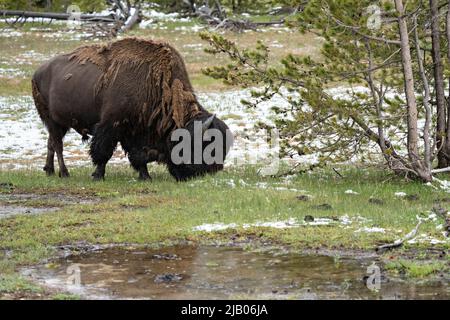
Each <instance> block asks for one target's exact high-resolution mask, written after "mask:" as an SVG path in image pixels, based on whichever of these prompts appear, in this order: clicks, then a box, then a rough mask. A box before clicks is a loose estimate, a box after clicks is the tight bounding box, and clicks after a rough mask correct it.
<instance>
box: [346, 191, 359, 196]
mask: <svg viewBox="0 0 450 320" xmlns="http://www.w3.org/2000/svg"><path fill="white" fill-rule="evenodd" d="M345 194H353V195H358V194H359V193H358V192H355V191H353V190H347V191H345Z"/></svg>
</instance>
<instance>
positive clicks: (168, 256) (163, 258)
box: [152, 253, 181, 260]
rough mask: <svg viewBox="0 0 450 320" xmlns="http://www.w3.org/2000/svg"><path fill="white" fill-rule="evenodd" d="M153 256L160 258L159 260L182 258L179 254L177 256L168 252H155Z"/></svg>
mask: <svg viewBox="0 0 450 320" xmlns="http://www.w3.org/2000/svg"><path fill="white" fill-rule="evenodd" d="M152 258H153V259H159V260H181V258H180V257H179V256H177V255H176V254H167V253H163V254H154V255H153V256H152Z"/></svg>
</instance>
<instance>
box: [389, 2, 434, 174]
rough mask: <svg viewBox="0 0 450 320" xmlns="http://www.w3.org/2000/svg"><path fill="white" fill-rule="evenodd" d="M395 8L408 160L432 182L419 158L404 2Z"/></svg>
mask: <svg viewBox="0 0 450 320" xmlns="http://www.w3.org/2000/svg"><path fill="white" fill-rule="evenodd" d="M395 8H396V9H397V12H398V15H399V17H398V26H399V32H400V47H401V55H402V66H403V75H404V80H405V95H406V103H407V114H408V117H407V127H408V141H407V147H408V158H409V161H410V163H411V169H412V170H413V171H414V172H415V174H416V175H417V176H418V177H419V178H420V179H422V180H424V181H427V182H428V181H431V180H432V176H431V172H430V171H429V170H427V168H426V167H425V166H424V165H423V163H422V161H421V160H420V157H419V149H418V142H419V134H418V126H417V101H416V96H415V90H414V75H413V68H412V59H411V47H410V45H409V34H408V26H407V24H406V20H405V17H404V14H405V9H404V7H403V1H402V0H395Z"/></svg>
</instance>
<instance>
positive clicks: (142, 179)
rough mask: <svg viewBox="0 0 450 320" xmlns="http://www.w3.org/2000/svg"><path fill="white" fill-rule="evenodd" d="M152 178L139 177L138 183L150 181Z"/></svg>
mask: <svg viewBox="0 0 450 320" xmlns="http://www.w3.org/2000/svg"><path fill="white" fill-rule="evenodd" d="M151 180H152V177H150V176H139V181H151Z"/></svg>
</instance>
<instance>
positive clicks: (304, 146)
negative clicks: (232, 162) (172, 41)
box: [201, 0, 450, 182]
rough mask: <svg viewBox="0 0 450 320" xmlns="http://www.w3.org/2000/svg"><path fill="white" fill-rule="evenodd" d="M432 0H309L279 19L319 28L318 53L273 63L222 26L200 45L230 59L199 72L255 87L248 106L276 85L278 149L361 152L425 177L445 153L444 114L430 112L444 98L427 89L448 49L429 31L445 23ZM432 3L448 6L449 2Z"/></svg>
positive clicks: (333, 154)
mask: <svg viewBox="0 0 450 320" xmlns="http://www.w3.org/2000/svg"><path fill="white" fill-rule="evenodd" d="M435 2H437V1H434V0H430V2H429V3H425V2H423V1H402V0H395V1H380V2H379V3H378V5H374V1H361V0H310V1H308V3H307V5H306V6H305V7H304V8H303V10H302V11H301V12H299V13H298V15H297V17H296V19H295V20H294V21H292V20H290V21H289V22H288V25H289V26H290V27H291V28H296V29H297V30H298V32H304V33H312V34H316V35H318V36H320V37H321V38H322V39H323V41H324V42H323V46H322V50H321V53H322V54H321V56H320V57H304V56H303V57H300V56H294V55H288V56H286V57H285V58H284V59H282V61H281V65H282V66H281V67H278V66H274V65H272V66H271V65H269V55H270V52H269V49H268V48H267V46H265V45H264V44H263V43H261V42H260V43H258V44H257V46H256V48H255V49H253V50H241V49H240V48H239V47H238V46H237V45H236V44H235V43H233V42H231V41H229V40H227V39H225V38H224V37H223V36H221V35H218V34H211V33H203V34H202V35H201V37H202V38H203V39H204V40H205V41H207V42H209V44H210V48H209V49H208V52H209V53H211V54H213V55H216V54H226V55H227V56H228V57H229V58H230V61H231V63H230V64H229V65H228V66H225V67H223V66H218V67H214V68H209V69H206V70H205V74H207V75H209V76H211V77H214V78H216V79H223V80H224V81H225V82H226V83H229V84H233V85H240V86H243V87H249V86H255V87H260V88H261V90H255V91H253V92H252V98H253V99H252V101H247V102H246V104H247V105H248V106H250V107H251V106H252V105H254V104H255V103H258V102H259V101H264V100H268V99H270V98H271V97H272V96H273V95H275V94H280V95H284V96H285V97H286V98H287V100H288V101H289V105H288V106H287V107H281V106H275V108H274V111H275V112H276V113H277V114H278V116H279V117H278V118H279V120H278V121H277V122H276V126H277V127H278V129H279V130H280V132H281V136H282V139H283V143H282V146H283V151H284V154H300V155H304V154H318V155H320V161H321V163H323V164H325V163H328V162H330V161H333V162H341V161H348V160H350V159H353V158H354V156H355V155H356V154H360V155H361V157H362V159H363V160H371V161H374V160H382V161H383V163H384V164H386V165H387V166H388V167H389V168H390V169H392V170H393V171H394V172H396V173H401V174H404V175H407V176H410V177H416V178H419V179H421V180H423V181H427V182H428V181H431V179H432V173H433V172H437V171H433V170H432V163H433V161H434V160H435V159H437V157H438V154H439V155H440V156H439V157H440V159H441V157H442V155H443V156H444V157H446V154H447V149H445V145H446V142H450V139H448V138H447V135H446V132H447V131H449V130H448V129H449V124H450V121H449V120H445V118H444V122H443V123H442V122H439V121H442V118H440V117H439V115H440V114H437V110H441V109H442V108H444V109H447V108H448V106H447V102H446V100H445V99H444V100H443V101H442V100H440V102H439V103H440V108H441V109H439V108H434V105H436V104H437V102H436V101H437V100H438V98H439V97H440V98H439V99H442V91H439V90H436V88H438V87H439V88H440V87H442V86H443V85H444V79H442V74H443V72H444V68H447V65H448V59H447V53H446V50H447V48H445V46H444V45H441V46H439V47H438V46H437V43H436V41H437V40H440V43H445V40H446V39H445V32H438V33H437V32H436V30H435V32H434V33H431V32H429V26H430V25H432V26H433V23H432V22H433V21H434V22H435V23H434V28H436V29H442V27H443V26H444V24H443V23H442V21H441V20H440V19H439V17H437V18H436V11H435V10H432V9H433V5H434V4H435ZM430 4H431V7H430ZM440 8H442V9H441V10H448V4H447V5H441V6H440ZM434 9H435V8H434ZM439 16H442V14H440V15H439ZM433 17H434V18H433ZM448 19H449V20H448V21H450V15H449V18H448ZM447 27H448V34H449V35H450V26H449V25H447ZM432 34H433V37H434V40H435V41H432V40H433V37H431V35H432ZM438 58H439V59H440V61H441V65H438V67H440V68H438V70H436V64H435V63H434V62H435V61H437V59H438ZM439 59H438V60H439ZM430 75H432V76H430ZM439 75H441V78H439ZM336 86H344V87H347V88H348V90H347V96H346V97H336V96H333V94H331V93H330V88H333V87H336ZM288 115H289V117H288ZM449 115H450V113H449ZM439 119H440V120H439ZM442 125H443V126H444V127H443V128H442ZM437 130H438V131H437ZM449 132H450V131H449ZM448 137H450V135H448ZM373 146H376V149H378V152H377V155H376V156H375V157H374V156H373V155H372V154H371V151H372V150H374V148H373ZM449 148H450V144H449ZM448 150H449V151H450V149H448ZM445 163H447V162H445ZM446 170H447V169H443V170H439V171H446Z"/></svg>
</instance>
